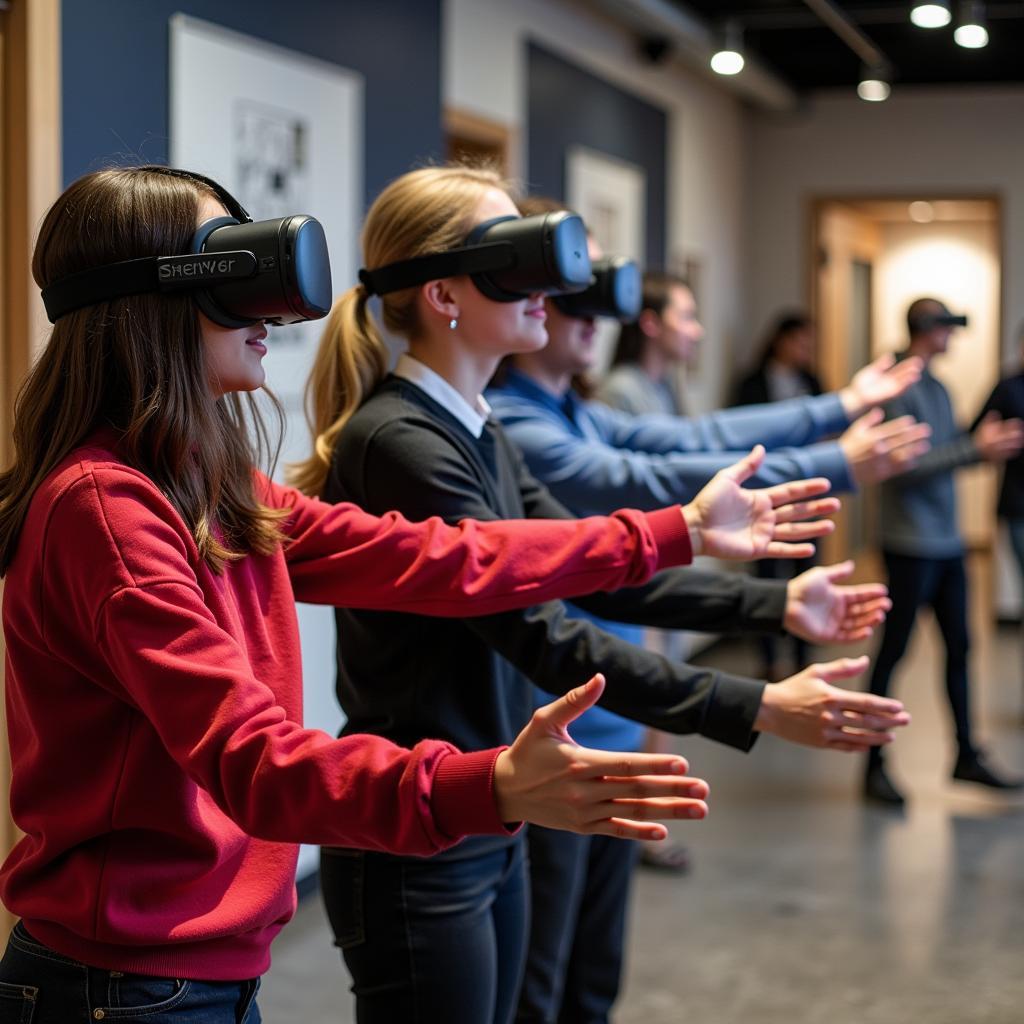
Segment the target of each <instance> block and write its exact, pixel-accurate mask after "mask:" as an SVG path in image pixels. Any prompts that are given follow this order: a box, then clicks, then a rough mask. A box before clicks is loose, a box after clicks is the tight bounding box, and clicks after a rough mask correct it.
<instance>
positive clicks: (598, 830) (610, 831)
mask: <svg viewBox="0 0 1024 1024" xmlns="http://www.w3.org/2000/svg"><path fill="white" fill-rule="evenodd" d="M608 810H609V812H610V813H609V815H608V817H606V818H597V819H595V820H594V821H591V822H588V823H587V824H585V825H582V826H581V827H580V828H579V829H578V830H577V831H580V832H584V833H588V834H590V835H606V836H618V837H619V838H620V839H663V838H664V837H665V836H667V835H668V829H666V828H665V826H664V825H658V824H653V823H652V824H646V822H647V821H648V820H649V819H651V818H661V819H672V818H676V819H678V818H686V819H689V820H691V821H693V820H700V819H702V818H706V817H707V813H708V808H707V804H705V803H703V802H701V801H690V802H689V803H688V804H687V805H683V804H681V803H679V804H676V803H670V804H665V803H659V802H657V801H646V802H644V803H637V804H618V803H615V804H610V805H609V807H608Z"/></svg>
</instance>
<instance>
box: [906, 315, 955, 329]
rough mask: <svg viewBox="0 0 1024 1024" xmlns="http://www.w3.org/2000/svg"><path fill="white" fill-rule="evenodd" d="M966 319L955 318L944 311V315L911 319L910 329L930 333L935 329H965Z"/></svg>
mask: <svg viewBox="0 0 1024 1024" xmlns="http://www.w3.org/2000/svg"><path fill="white" fill-rule="evenodd" d="M966 326H967V317H966V316H957V315H956V314H955V313H950V312H949V310H946V312H945V313H927V314H923V315H921V316H915V317H911V319H910V329H911V330H912V331H930V330H932V329H933V328H935V327H966Z"/></svg>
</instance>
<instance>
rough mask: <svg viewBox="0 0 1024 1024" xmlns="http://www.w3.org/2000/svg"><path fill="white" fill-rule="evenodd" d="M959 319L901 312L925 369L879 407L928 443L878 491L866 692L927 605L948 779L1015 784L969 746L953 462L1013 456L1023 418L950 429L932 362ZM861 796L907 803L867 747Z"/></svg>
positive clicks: (1022, 436)
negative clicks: (942, 698)
mask: <svg viewBox="0 0 1024 1024" xmlns="http://www.w3.org/2000/svg"><path fill="white" fill-rule="evenodd" d="M966 324H967V318H966V317H964V316H956V315H954V314H953V313H951V312H950V311H949V309H948V308H947V307H946V306H945V304H944V303H942V302H940V301H939V300H938V299H933V298H921V299H917V300H915V301H914V302H912V303H911V304H910V307H909V308H908V310H907V328H908V330H909V333H910V343H909V345H908V347H907V350H906V351H905V352H904V353H902V354H901V358H907V357H914V356H916V357H917V358H918V359H920V360H921V362H922V363H923V365H924V372H923V373H922V374H921V379H920V380H919V381H918V382H917V383H916V384H914V385H913V386H912V387H910V388H909V389H908V390H907V391H906V392H904V393H903V394H902V395H901V396H900V397H899V398H895V399H893V400H892V401H890V402H888V403H887V404H886V407H885V408H886V413H887V415H889V416H904V415H907V414H910V415H913V416H914V418H915V419H917V420H918V421H919V422H922V423H927V424H929V425H930V426H931V428H932V435H931V441H932V447H931V451H929V452H928V453H927V454H925V455H923V456H922V457H921V458H920V459H918V461H917V465H916V466H915V467H914V468H913V469H911V470H909V471H908V472H906V473H904V474H902V475H901V476H898V477H893V478H892V479H890V480H888V481H886V482H885V483H884V484H883V485H882V488H881V520H880V528H881V535H882V554H883V556H884V558H885V564H886V569H887V571H888V575H889V595H890V598H891V599H892V610H891V611H890V612H889V617H888V619H887V620H886V623H885V629H884V632H883V634H882V641H881V645H880V647H879V651H878V657H877V659H876V661H875V668H874V672H873V673H872V676H871V692H872V693H875V694H879V695H883V694H887V693H888V692H889V680H890V677H891V676H892V673H893V670H894V669H895V668H896V666H897V665H898V664H899V661H900V659H901V658H902V657H903V653H904V651H905V650H906V648H907V643H908V641H909V640H910V635H911V633H912V632H913V628H914V623H915V621H916V619H917V612H918V610H919V609H920V608H922V607H925V606H930V607H931V608H932V610H933V611H934V612H935V618H936V620H937V622H938V625H939V629H940V631H941V633H942V639H943V642H944V643H945V645H946V695H947V697H948V699H949V705H950V710H951V712H952V716H953V722H954V726H955V730H956V742H957V748H958V750H957V758H956V762H955V764H954V767H953V778H954V779H959V780H961V781H964V782H976V783H980V784H981V785H983V786H990V787H992V788H994V789H1020V788H1021V787H1022V786H1024V780H1020V779H1016V778H1011V777H1009V776H1006V775H1003V774H1001V773H1000V772H997V771H996V770H995V769H994V768H993V767H992V765H991V764H990V763H989V761H988V760H987V758H986V757H985V755H984V753H983V751H982V750H981V749H979V747H978V746H977V745H976V743H975V739H974V734H973V730H972V727H971V717H970V690H969V685H968V672H967V651H968V647H969V644H970V636H969V631H968V625H967V574H966V571H965V568H964V542H963V537H962V536H961V534H960V528H959V524H958V520H957V508H956V491H955V489H954V479H953V477H954V473H955V471H956V470H957V469H959V468H960V467H961V466H968V465H971V464H973V463H976V462H982V461H984V462H1004V461H1005V460H1007V459H1009V458H1012V457H1013V456H1015V455H1016V454H1017V453H1018V452H1019V451H1020V450H1021V447H1022V444H1024V424H1022V422H1021V420H1019V419H1001V418H1000V417H999V415H998V414H997V413H995V412H990V413H988V414H987V415H985V416H984V417H983V418H982V419H981V420H980V421H979V422H978V424H977V427H976V428H975V429H974V430H973V431H971V432H968V431H965V430H963V429H961V428H960V427H958V426H957V424H956V421H955V420H954V418H953V407H952V405H951V403H950V400H949V393H948V392H947V391H946V389H945V387H944V386H943V385H942V384H941V383H940V382H939V380H938V379H937V378H936V377H935V376H933V375H932V373H931V372H930V364H931V362H932V360H933V359H934V358H935V357H936V356H938V355H941V354H942V353H944V352H945V351H946V349H947V348H948V346H949V341H950V338H951V337H952V334H953V331H954V329H955V328H957V327H964V326H966ZM864 796H865V798H866V799H868V800H871V801H875V802H877V803H883V804H887V805H890V806H895V807H901V806H902V805H903V804H904V802H905V798H904V796H903V794H902V793H901V792H900V790H899V789H898V788H897V787H896V785H895V784H894V783H893V781H892V779H891V778H890V777H889V775H888V773H887V772H886V769H885V763H884V759H883V757H882V755H881V754H880V753H878V752H876V751H870V752H869V753H868V759H867V771H866V774H865V779H864Z"/></svg>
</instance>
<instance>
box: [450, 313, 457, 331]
mask: <svg viewBox="0 0 1024 1024" xmlns="http://www.w3.org/2000/svg"><path fill="white" fill-rule="evenodd" d="M458 326H459V321H458V319H457V318H456V317H454V316H453V317H452V318H451V320H449V321H448V330H449V331H454V330H455V328H456V327H458Z"/></svg>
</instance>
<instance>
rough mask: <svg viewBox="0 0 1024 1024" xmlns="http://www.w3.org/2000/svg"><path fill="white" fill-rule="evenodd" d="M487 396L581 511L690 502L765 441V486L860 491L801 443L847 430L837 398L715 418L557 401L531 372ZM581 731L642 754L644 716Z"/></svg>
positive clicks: (600, 742) (578, 726)
mask: <svg viewBox="0 0 1024 1024" xmlns="http://www.w3.org/2000/svg"><path fill="white" fill-rule="evenodd" d="M486 398H487V401H488V403H489V404H490V406H491V409H492V411H493V413H494V415H495V416H496V417H497V418H498V419H499V420H500V421H501V423H502V425H503V426H504V428H505V432H506V433H507V434H508V435H509V436H510V437H511V438H512V440H513V441H514V442H515V443H516V445H517V446H518V447H519V448H520V450H521V451H522V452H523V454H524V456H525V457H526V464H527V466H528V467H529V469H530V472H531V473H532V474H533V475H534V476H535V477H536V478H537V479H538V480H540V481H541V482H542V483H543V484H545V486H546V487H547V488H548V490H550V491H551V492H552V493H553V494H554V495H555V496H556V497H557V498H558V500H559V501H561V502H562V503H563V504H564V505H566V506H567V507H568V508H570V509H571V510H572V511H573V512H574V513H575V514H576V515H579V516H586V515H594V514H597V513H599V512H602V511H614V510H615V509H616V508H621V507H623V506H628V507H630V508H641V509H655V508H661V507H662V506H663V505H665V504H666V503H672V502H680V503H685V502H687V501H689V500H690V499H691V498H693V496H694V495H695V494H696V493H697V491H699V490H700V489H701V488H702V487H703V486H704V484H706V483H707V482H708V480H709V479H710V478H711V477H712V476H714V474H715V473H717V472H718V470H720V469H723V468H724V467H725V466H728V465H730V464H731V463H733V462H735V461H736V460H737V459H739V458H740V457H741V456H742V455H744V454H746V452H748V451H749V450H750V449H751V448H752V447H753V446H754V445H755V444H759V443H760V444H763V445H764V446H765V447H766V448H768V449H770V451H769V454H768V456H767V457H766V459H765V461H764V463H763V464H762V466H761V469H760V470H759V471H758V473H757V475H756V476H755V477H754V482H755V483H757V484H758V485H759V486H766V485H770V484H775V483H782V482H784V481H787V480H793V479H797V478H800V477H809V476H825V477H828V479H829V480H831V481H832V487H833V490H835V491H848V490H852V489H853V479H852V477H851V475H850V471H849V466H848V464H847V462H846V458H845V456H844V455H843V453H842V449H841V448H840V447H839V445H838V444H837V443H835V442H826V443H822V444H814V445H812V446H811V447H805V448H797V447H795V446H797V445H807V444H809V443H810V442H814V441H817V439H818V438H820V437H825V436H828V435H829V434H836V433H839V432H840V431H842V430H844V429H845V428H846V426H847V425H848V423H849V419H848V417H847V416H846V413H845V411H844V410H843V405H842V402H841V401H840V400H839V398H838V396H836V395H822V396H821V397H818V398H797V399H792V400H791V401H785V402H773V403H771V404H769V405H756V406H747V407H745V408H740V409H727V410H725V411H723V412H716V413H711V414H710V415H707V416H695V417H686V418H681V417H677V416H664V415H648V416H631V415H629V414H628V413H622V412H618V411H616V410H614V409H610V408H609V407H608V406H605V405H602V404H601V403H599V402H587V401H584V400H583V399H581V398H580V397H579V396H578V395H576V394H575V393H574V392H572V391H569V392H567V393H566V394H565V395H563V396H562V397H561V398H557V397H556V396H554V395H552V394H551V393H550V392H549V391H546V390H545V389H544V388H542V387H540V386H539V385H538V384H536V383H535V382H534V381H533V380H531V379H530V377H528V376H526V374H523V373H519V372H518V371H516V370H510V371H509V372H508V374H507V375H506V377H505V380H504V381H503V383H502V386H501V387H497V388H491V389H489V390H488V391H487V394H486ZM787 446H793V447H787ZM771 449H774V450H771ZM570 607H571V608H572V611H573V614H574V615H577V616H580V617H582V618H590V619H592V620H593V621H596V622H597V623H598V625H600V626H601V628H602V629H604V630H606V631H608V632H610V633H614V634H615V635H616V636H618V637H620V638H621V639H623V640H627V641H629V642H630V643H640V642H641V641H642V639H643V631H642V630H641V629H639V628H638V627H636V626H629V625H624V624H622V623H613V622H608V621H605V620H601V619H598V618H596V617H595V616H592V615H590V614H588V613H587V612H585V611H583V610H582V609H580V608H576V607H575V606H570ZM538 702H540V700H538ZM572 732H573V736H574V737H575V738H576V740H577V741H578V742H580V743H583V744H584V745H586V746H593V747H603V748H605V749H609V750H634V749H636V747H637V745H638V744H639V743H640V741H641V730H640V729H639V728H638V727H637V725H636V723H635V722H631V721H629V720H627V719H624V718H620V717H619V716H617V715H615V714H613V713H612V712H610V711H607V710H605V709H604V708H594V709H593V710H591V711H588V712H586V713H585V714H584V715H583V716H582V717H581V718H579V719H577V721H576V722H575V723H574V726H573V730H572Z"/></svg>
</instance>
